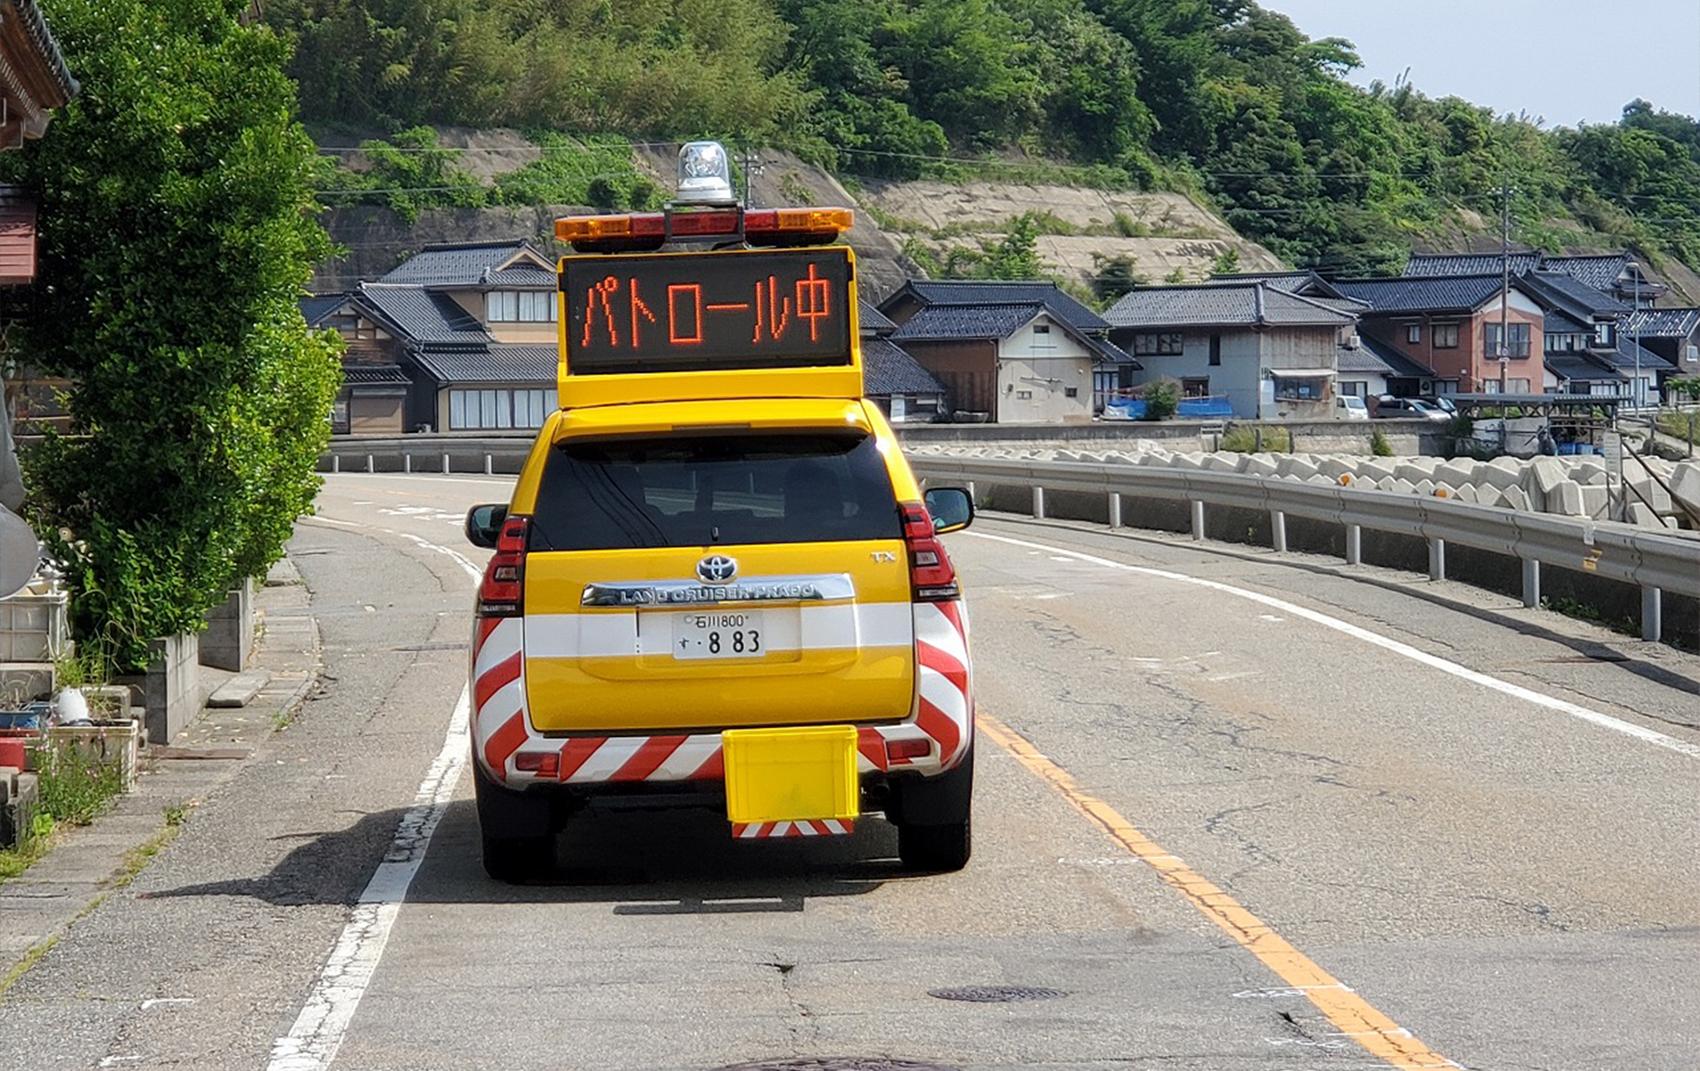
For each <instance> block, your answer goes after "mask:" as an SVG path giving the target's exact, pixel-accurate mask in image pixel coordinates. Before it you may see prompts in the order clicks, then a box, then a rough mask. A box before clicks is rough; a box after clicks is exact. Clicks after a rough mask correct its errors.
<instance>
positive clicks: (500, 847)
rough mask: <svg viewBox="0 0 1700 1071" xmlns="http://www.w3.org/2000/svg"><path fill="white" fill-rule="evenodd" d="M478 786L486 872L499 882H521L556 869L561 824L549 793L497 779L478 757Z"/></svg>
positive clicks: (475, 779)
mask: <svg viewBox="0 0 1700 1071" xmlns="http://www.w3.org/2000/svg"><path fill="white" fill-rule="evenodd" d="M472 787H473V794H474V797H475V799H476V801H477V805H478V832H479V839H480V841H481V842H482V844H481V847H482V850H483V856H484V872H485V873H486V874H488V875H490V877H492V878H494V879H495V880H496V881H501V882H507V883H509V884H516V883H519V882H523V881H527V880H530V879H533V878H539V877H543V876H545V875H547V874H548V873H549V872H550V871H552V870H553V869H554V868H555V823H554V808H553V807H552V805H551V802H550V800H549V798H548V797H547V796H540V795H536V794H527V793H523V792H515V791H513V790H512V789H510V788H507V787H505V786H503V785H500V784H497V783H496V781H495V779H494V778H492V777H490V776H489V775H488V774H486V773H485V772H484V767H482V766H480V765H479V764H478V760H477V759H474V760H473V762H472Z"/></svg>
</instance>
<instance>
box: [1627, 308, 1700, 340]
mask: <svg viewBox="0 0 1700 1071" xmlns="http://www.w3.org/2000/svg"><path fill="white" fill-rule="evenodd" d="M1697 328H1700V309H1641V310H1640V311H1638V312H1632V313H1630V314H1629V318H1628V320H1626V321H1625V322H1624V325H1623V329H1624V330H1625V331H1628V332H1630V333H1631V334H1637V335H1641V336H1643V337H1645V338H1687V337H1689V336H1690V335H1692V334H1694V332H1695V330H1696V329H1697Z"/></svg>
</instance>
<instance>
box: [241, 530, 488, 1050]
mask: <svg viewBox="0 0 1700 1071" xmlns="http://www.w3.org/2000/svg"><path fill="white" fill-rule="evenodd" d="M316 519H317V520H320V521H329V523H332V524H337V525H341V526H344V527H350V528H365V527H369V526H367V525H361V524H354V523H351V522H348V521H331V520H330V518H327V517H321V518H316ZM377 531H383V532H388V534H390V535H398V536H401V537H403V538H405V539H409V540H412V541H413V542H414V543H416V544H418V545H419V546H421V547H425V548H428V549H430V550H436V551H441V552H442V553H444V554H446V555H448V556H449V557H450V558H452V559H453V560H454V561H455V563H456V564H458V565H459V566H460V567H461V568H462V569H464V570H465V571H466V573H467V575H469V576H470V577H471V578H472V579H473V580H474V581H476V580H477V579H478V578H479V576H480V574H479V571H478V569H477V567H475V566H474V565H473V564H472V563H471V562H469V561H467V560H466V559H465V558H464V557H462V556H461V555H460V554H458V553H456V552H455V551H452V550H450V549H448V548H447V547H439V546H437V545H436V544H434V543H428V542H426V541H425V540H423V539H420V538H419V537H417V536H413V535H409V534H408V533H406V532H395V531H391V530H389V529H377ZM471 712H472V697H471V694H470V692H469V691H468V689H467V688H466V687H464V686H463V687H462V688H461V690H460V699H459V700H458V701H457V702H456V703H455V709H454V714H453V715H452V716H451V717H450V718H449V727H448V732H447V733H446V734H445V735H444V737H443V747H442V750H441V751H439V752H438V753H437V757H436V758H435V759H434V760H432V762H431V767H430V769H429V770H427V771H426V772H425V779H424V780H423V781H421V782H420V783H419V791H418V792H416V793H414V796H413V806H412V807H411V808H409V809H408V812H407V813H406V814H405V815H403V816H402V819H401V824H400V825H398V826H397V827H396V831H395V838H394V839H393V840H392V841H391V842H390V848H389V851H387V852H386V853H384V859H383V861H382V862H380V863H379V864H378V869H377V870H375V871H373V873H372V877H371V880H369V881H368V882H367V883H366V889H365V891H364V892H362V893H361V894H360V900H359V902H358V903H356V904H355V906H354V910H353V911H352V912H351V913H350V915H349V919H348V923H347V925H345V926H344V927H343V928H342V934H341V935H340V936H339V937H338V938H337V942H336V945H335V946H334V947H333V948H332V949H331V954H330V956H329V957H328V958H327V959H326V960H325V965H324V967H322V968H321V969H320V971H319V976H318V978H316V979H315V980H314V982H313V988H312V989H311V990H309V991H308V993H307V1001H306V1003H305V1004H304V1005H303V1006H302V1008H301V1014H299V1015H297V1016H296V1017H295V1025H294V1026H292V1027H290V1029H289V1033H288V1034H286V1035H285V1036H283V1037H281V1038H278V1039H277V1040H276V1041H274V1042H272V1052H271V1059H270V1060H269V1061H268V1062H267V1064H266V1071H325V1069H326V1068H329V1067H330V1066H331V1061H332V1060H335V1059H336V1053H337V1049H339V1048H340V1047H341V1046H342V1040H343V1038H344V1037H345V1036H346V1035H347V1033H348V1026H349V1023H351V1022H353V1020H354V1013H355V1011H356V1010H357V1009H358V1008H359V1007H360V999H361V998H362V997H364V996H365V995H366V988H367V987H368V986H369V985H371V982H372V977H373V975H375V974H376V973H377V970H378V961H379V960H380V959H382V958H383V955H384V946H385V945H386V944H387V943H388V942H389V939H390V930H391V929H392V928H393V927H394V926H395V920H396V916H397V915H399V914H400V913H401V905H402V903H403V901H405V900H406V899H407V890H408V888H409V887H410V886H411V885H412V884H413V877H414V875H415V874H417V873H419V867H420V864H422V863H423V862H424V861H425V853H426V851H427V850H428V849H429V848H430V847H431V836H432V834H434V833H436V831H437V823H438V822H440V821H442V817H443V811H444V809H446V808H447V807H448V803H449V800H450V799H451V798H453V796H454V791H455V785H456V784H457V783H458V782H459V781H460V774H461V770H462V769H463V768H464V767H465V766H466V761H467V756H468V755H469V754H470V751H469V749H470V747H471V743H470V741H469V740H468V738H467V725H468V722H469V720H470V718H471Z"/></svg>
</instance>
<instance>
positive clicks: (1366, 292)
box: [1334, 275, 1517, 313]
mask: <svg viewBox="0 0 1700 1071" xmlns="http://www.w3.org/2000/svg"><path fill="white" fill-rule="evenodd" d="M1500 284H1501V278H1500V276H1498V275H1449V276H1433V277H1423V276H1406V277H1401V278H1397V279H1336V280H1335V281H1334V288H1335V289H1336V290H1339V291H1340V293H1342V294H1344V295H1346V296H1347V297H1349V298H1358V299H1359V300H1362V301H1367V302H1369V305H1370V308H1371V309H1372V310H1373V311H1375V312H1379V313H1398V312H1457V313H1463V312H1469V311H1472V310H1474V309H1477V308H1480V307H1481V306H1482V304H1484V303H1485V302H1486V301H1487V300H1488V299H1489V298H1492V297H1493V296H1494V295H1495V294H1497V293H1498V292H1499V288H1500ZM1512 285H1513V286H1515V285H1517V280H1516V279H1513V280H1512Z"/></svg>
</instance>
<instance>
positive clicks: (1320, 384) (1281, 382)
mask: <svg viewBox="0 0 1700 1071" xmlns="http://www.w3.org/2000/svg"><path fill="white" fill-rule="evenodd" d="M1327 390H1328V388H1327V381H1326V380H1323V379H1311V378H1309V377H1299V376H1280V377H1278V378H1277V379H1276V380H1275V397H1277V398H1286V399H1287V400H1289V401H1306V402H1314V401H1319V400H1321V398H1322V397H1323V395H1324V394H1326V393H1327Z"/></svg>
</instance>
